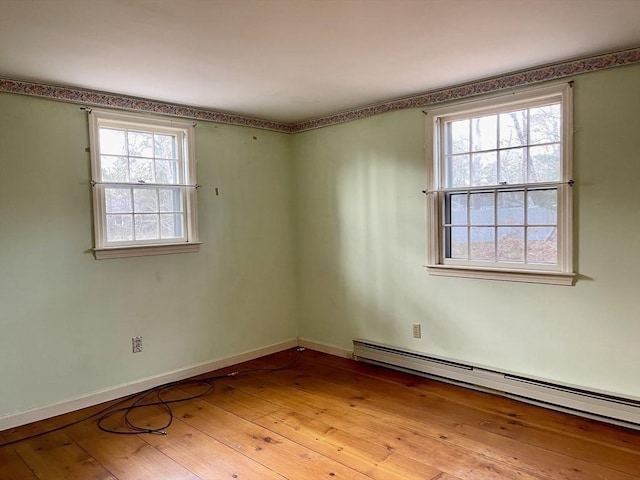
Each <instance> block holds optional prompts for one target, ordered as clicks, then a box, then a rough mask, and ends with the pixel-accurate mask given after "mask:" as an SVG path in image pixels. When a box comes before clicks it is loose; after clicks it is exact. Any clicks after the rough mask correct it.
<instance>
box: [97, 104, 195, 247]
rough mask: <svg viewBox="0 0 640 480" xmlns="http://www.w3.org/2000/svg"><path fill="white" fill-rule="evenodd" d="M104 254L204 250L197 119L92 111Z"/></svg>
mask: <svg viewBox="0 0 640 480" xmlns="http://www.w3.org/2000/svg"><path fill="white" fill-rule="evenodd" d="M89 124H90V140H91V167H92V168H91V170H92V185H93V207H94V235H95V248H94V251H95V255H96V258H99V259H100V258H112V257H129V256H140V255H159V254H167V253H179V252H194V251H197V250H198V247H199V244H200V242H199V240H198V222H197V198H196V187H197V184H196V164H195V156H194V126H193V124H191V123H187V122H184V121H177V120H161V119H155V118H148V117H142V116H134V115H129V114H122V113H113V112H107V111H101V110H91V111H90V113H89Z"/></svg>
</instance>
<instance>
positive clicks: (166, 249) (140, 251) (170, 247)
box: [93, 242, 202, 260]
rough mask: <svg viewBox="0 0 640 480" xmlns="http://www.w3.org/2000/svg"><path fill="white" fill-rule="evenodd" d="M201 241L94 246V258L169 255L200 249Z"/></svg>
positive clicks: (193, 251)
mask: <svg viewBox="0 0 640 480" xmlns="http://www.w3.org/2000/svg"><path fill="white" fill-rule="evenodd" d="M200 245H202V242H190V243H167V244H164V245H136V246H128V247H105V248H94V249H93V253H94V255H95V257H96V260H104V259H106V258H128V257H143V256H148V255H170V254H172V253H195V252H199V251H200Z"/></svg>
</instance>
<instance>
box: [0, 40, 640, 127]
mask: <svg viewBox="0 0 640 480" xmlns="http://www.w3.org/2000/svg"><path fill="white" fill-rule="evenodd" d="M635 63H640V47H639V48H631V49H628V50H623V51H620V52H614V53H607V54H602V55H597V56H593V57H586V58H581V59H578V60H572V61H569V62H562V63H556V64H552V65H546V66H542V67H536V68H531V69H528V70H523V71H520V72H515V73H511V74H507V75H501V76H498V77H493V78H488V79H484V80H479V81H476V82H471V83H467V84H463V85H457V86H453V87H448V88H444V89H440V90H434V91H431V92H425V93H422V94H419V95H412V96H410V97H406V98H402V99H398V100H392V101H387V102H383V103H379V104H375V105H370V106H366V107H362V108H357V109H354V110H349V111H347V112H343V113H338V114H335V115H329V116H327V117H322V118H317V119H315V120H309V121H306V122H301V123H297V124H293V125H291V124H287V123H281V122H274V121H270V120H261V119H258V118H251V117H244V116H241V115H233V114H229V113H221V112H216V111H213V110H207V109H203V108H195V107H188V106H184V105H176V104H172V103H164V102H158V101H154V100H146V99H143V98H136V97H129V96H126V95H118V94H115V93H105V92H98V91H93V90H86V89H81V88H71V87H61V86H55V85H46V84H41V83H33V82H26V81H22V80H12V79H5V78H0V92H8V93H17V94H22V95H32V96H36V97H44V98H50V99H54V100H62V101H66V102H72V103H80V104H83V105H91V106H100V107H111V108H118V109H124V110H135V111H138V112H147V113H159V114H162V115H170V116H174V117H183V118H192V119H195V120H206V121H210V122H217V123H224V124H229V125H239V126H245V127H254V128H260V129H263V130H272V131H275V132H282V133H298V132H305V131H307V130H314V129H316V128H321V127H328V126H331V125H337V124H339V123H345V122H350V121H352V120H358V119H361V118H366V117H371V116H373V115H378V114H380V113H385V112H390V111H394V110H402V109H405V108H417V107H426V106H428V105H434V104H438V103H442V102H448V101H451V100H459V99H462V98H467V97H473V96H476V95H482V94H486V93H494V92H499V91H501V90H505V89H510V88H514V87H522V86H525V85H533V84H536V83H540V82H546V81H549V80H558V79H561V78H566V77H571V76H573V75H579V74H582V73H588V72H594V71H596V70H604V69H607V68H613V67H621V66H624V65H631V64H635Z"/></svg>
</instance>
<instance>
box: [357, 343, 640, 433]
mask: <svg viewBox="0 0 640 480" xmlns="http://www.w3.org/2000/svg"><path fill="white" fill-rule="evenodd" d="M353 355H354V359H355V360H357V361H360V362H367V363H372V364H375V365H380V366H384V367H388V368H393V369H395V370H401V371H404V372H407V373H413V374H417V375H421V376H424V377H430V378H434V379H436V380H442V381H445V382H448V383H454V384H456V385H460V386H464V387H468V388H473V389H476V390H483V391H488V392H490V393H498V394H500V395H503V396H507V397H510V398H514V399H517V400H521V401H525V402H528V403H533V404H536V405H540V406H544V407H547V408H552V409H556V410H561V411H565V412H568V413H573V414H576V415H581V416H584V417H588V418H594V419H597V420H602V421H605V422H609V423H614V424H617V425H622V426H625V427H629V428H633V429H636V430H640V399H638V398H626V397H620V396H617V395H612V394H608V393H605V392H594V391H588V390H583V389H580V388H576V387H572V386H567V385H560V384H556V383H553V382H549V381H545V380H541V379H537V378H528V377H525V376H520V375H515V374H511V373H505V372H500V371H497V370H491V369H487V368H482V367H478V366H474V365H469V364H464V363H460V362H455V361H451V360H447V359H444V358H438V357H435V356H428V355H424V354H421V353H418V352H413V351H410V350H404V349H400V348H396V347H390V346H388V345H383V344H379V343H374V342H370V341H367V340H358V339H356V340H354V341H353Z"/></svg>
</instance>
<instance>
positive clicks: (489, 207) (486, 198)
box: [469, 193, 495, 225]
mask: <svg viewBox="0 0 640 480" xmlns="http://www.w3.org/2000/svg"><path fill="white" fill-rule="evenodd" d="M469 223H470V224H471V225H493V224H494V223H495V208H494V196H493V193H472V194H470V195H469Z"/></svg>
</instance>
